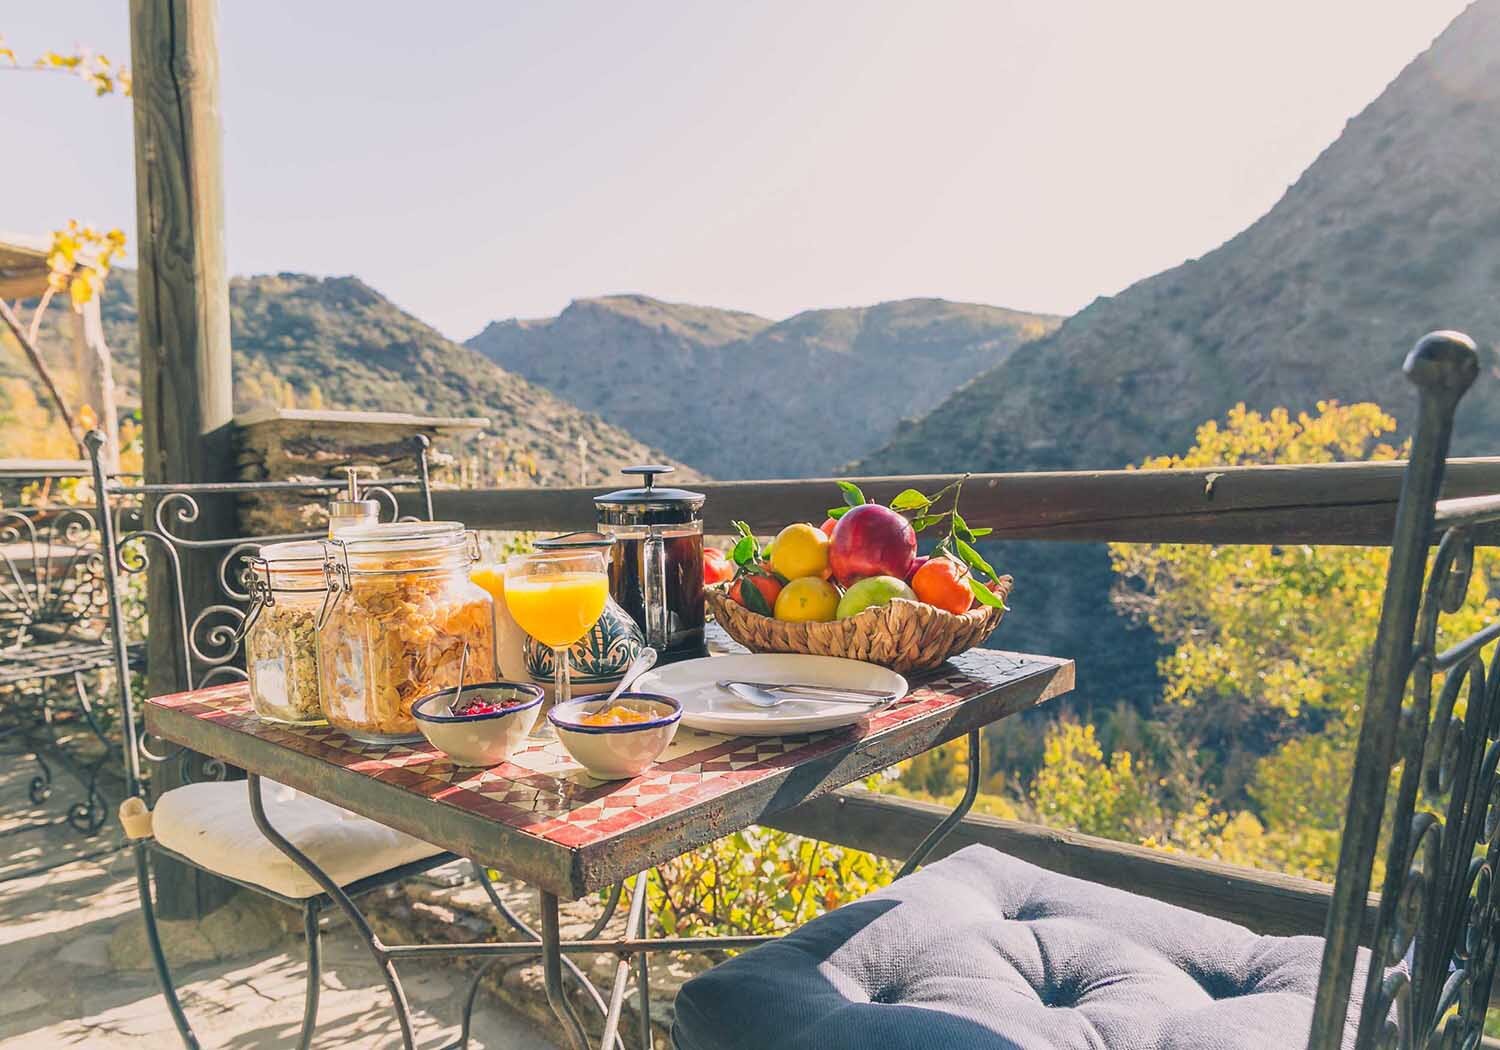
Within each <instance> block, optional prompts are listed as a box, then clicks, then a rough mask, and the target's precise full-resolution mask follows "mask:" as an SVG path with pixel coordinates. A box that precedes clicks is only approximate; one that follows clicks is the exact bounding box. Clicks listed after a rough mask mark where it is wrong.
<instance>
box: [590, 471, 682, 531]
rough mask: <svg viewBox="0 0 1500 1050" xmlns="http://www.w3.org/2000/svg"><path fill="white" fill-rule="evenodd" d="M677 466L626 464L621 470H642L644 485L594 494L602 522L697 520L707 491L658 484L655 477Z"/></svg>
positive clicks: (635, 522)
mask: <svg viewBox="0 0 1500 1050" xmlns="http://www.w3.org/2000/svg"><path fill="white" fill-rule="evenodd" d="M674 469H675V468H673V467H669V466H665V465H662V464H645V465H642V466H637V467H625V468H624V469H623V470H621V472H620V473H622V474H639V475H640V476H641V477H643V478H645V482H646V483H645V485H643V486H642V487H641V488H636V489H620V490H618V491H616V492H607V493H605V494H604V495H602V496H595V497H594V509H595V510H597V511H598V513H599V521H600V524H603V525H675V524H687V523H690V522H695V521H697V520H698V518H699V511H701V510H702V509H703V500H704V495H703V493H701V492H690V491H688V490H687V489H671V488H657V487H656V478H657V476H658V475H661V474H670V473H672V471H673V470H674Z"/></svg>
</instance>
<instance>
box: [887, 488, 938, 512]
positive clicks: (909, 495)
mask: <svg viewBox="0 0 1500 1050" xmlns="http://www.w3.org/2000/svg"><path fill="white" fill-rule="evenodd" d="M930 506H932V500H930V499H928V498H927V497H926V496H924V495H922V494H921V493H920V492H918V491H917V490H916V489H905V490H904V491H902V492H899V493H897V495H896V498H895V499H893V500H891V510H926V509H927V508H928V507H930Z"/></svg>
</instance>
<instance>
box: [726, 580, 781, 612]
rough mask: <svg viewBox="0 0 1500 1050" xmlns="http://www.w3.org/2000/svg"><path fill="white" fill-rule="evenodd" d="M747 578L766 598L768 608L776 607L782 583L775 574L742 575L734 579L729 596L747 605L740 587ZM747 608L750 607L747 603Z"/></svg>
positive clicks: (732, 599)
mask: <svg viewBox="0 0 1500 1050" xmlns="http://www.w3.org/2000/svg"><path fill="white" fill-rule="evenodd" d="M746 580H749V581H750V583H751V584H752V585H753V586H754V587H755V589H756V590H758V591H760V596H761V597H762V598H764V599H765V600H766V608H767V609H774V608H776V599H777V598H778V597H780V596H781V586H782V584H781V581H780V580H778V579H776V578H775V577H774V576H741V577H740V578H739V579H737V580H735V581H734V586H733V587H731V588H729V597H730V600H731V601H736V602H739V603H740V604H741V605H745V599H744V596H743V595H742V594H741V593H740V588H741V587H742V586H744V583H745V581H746ZM745 608H747V609H748V608H750V607H749V606H748V605H745Z"/></svg>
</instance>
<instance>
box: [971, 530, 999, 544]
mask: <svg viewBox="0 0 1500 1050" xmlns="http://www.w3.org/2000/svg"><path fill="white" fill-rule="evenodd" d="M994 531H995V530H994V529H970V530H969V535H971V536H973V537H974V539H975V540H977V539H981V538H983V537H985V536H988V535H989V534H990V533H992V532H994ZM969 542H970V543H972V542H974V540H970V541H969Z"/></svg>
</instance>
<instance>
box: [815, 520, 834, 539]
mask: <svg viewBox="0 0 1500 1050" xmlns="http://www.w3.org/2000/svg"><path fill="white" fill-rule="evenodd" d="M838 523H839V519H838V518H829V519H828V520H827V521H825V522H823V524H822V525H820V526H819V528H821V529H822V530H823V533H824V534H825V535H826V536H827V537H828V538H829V539H833V527H834V526H835V525H837V524H838Z"/></svg>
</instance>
